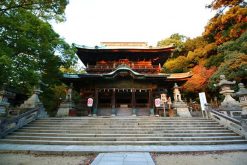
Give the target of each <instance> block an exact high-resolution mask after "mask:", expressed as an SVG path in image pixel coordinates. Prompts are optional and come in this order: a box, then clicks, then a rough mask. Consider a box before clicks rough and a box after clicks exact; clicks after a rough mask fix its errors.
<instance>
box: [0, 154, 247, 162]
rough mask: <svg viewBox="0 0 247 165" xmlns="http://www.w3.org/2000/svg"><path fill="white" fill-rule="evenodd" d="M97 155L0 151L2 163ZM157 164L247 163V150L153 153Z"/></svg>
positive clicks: (75, 159)
mask: <svg viewBox="0 0 247 165" xmlns="http://www.w3.org/2000/svg"><path fill="white" fill-rule="evenodd" d="M95 156H96V155H94V154H90V155H37V154H16V153H0V165H89V164H90V162H92V161H93V159H94V158H95ZM152 157H153V159H154V161H155V162H156V165H247V152H215V153H212V152H211V153H207V152H205V153H204V152H203V153H176V154H175V153H173V154H156V153H152Z"/></svg>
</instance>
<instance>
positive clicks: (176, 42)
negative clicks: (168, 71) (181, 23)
mask: <svg viewBox="0 0 247 165" xmlns="http://www.w3.org/2000/svg"><path fill="white" fill-rule="evenodd" d="M186 39H187V37H186V36H184V35H181V34H178V33H175V34H172V35H171V36H170V37H169V38H166V39H164V40H161V41H159V42H158V43H157V46H158V47H166V46H171V45H173V46H175V50H174V51H173V54H172V56H173V57H177V56H178V55H180V54H181V53H182V51H184V42H185V41H186Z"/></svg>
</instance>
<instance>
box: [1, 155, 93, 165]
mask: <svg viewBox="0 0 247 165" xmlns="http://www.w3.org/2000/svg"><path fill="white" fill-rule="evenodd" d="M94 158H95V155H82V156H78V155H77V156H75V155H35V154H14V153H1V154H0V165H89V164H90V162H92V160H93V159H94Z"/></svg>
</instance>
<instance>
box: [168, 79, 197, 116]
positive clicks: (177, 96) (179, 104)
mask: <svg viewBox="0 0 247 165" xmlns="http://www.w3.org/2000/svg"><path fill="white" fill-rule="evenodd" d="M173 89H174V91H173V97H174V102H173V104H172V107H173V108H175V109H176V110H177V115H178V116H179V117H192V116H191V114H190V111H189V108H188V106H187V104H186V103H184V102H183V100H182V99H181V93H180V91H179V87H178V85H177V83H175V84H174V87H173Z"/></svg>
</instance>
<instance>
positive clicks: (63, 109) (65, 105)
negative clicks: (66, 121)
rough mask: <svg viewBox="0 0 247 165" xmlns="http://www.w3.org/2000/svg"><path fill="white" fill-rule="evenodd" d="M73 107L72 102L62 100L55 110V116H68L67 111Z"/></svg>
mask: <svg viewBox="0 0 247 165" xmlns="http://www.w3.org/2000/svg"><path fill="white" fill-rule="evenodd" d="M73 107H74V103H73V102H72V101H69V102H62V103H61V104H60V106H59V108H58V111H57V115H56V116H57V117H65V116H69V111H70V110H71V109H72V108H73Z"/></svg>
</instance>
